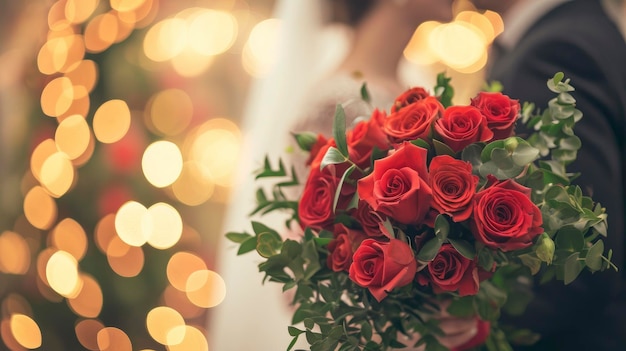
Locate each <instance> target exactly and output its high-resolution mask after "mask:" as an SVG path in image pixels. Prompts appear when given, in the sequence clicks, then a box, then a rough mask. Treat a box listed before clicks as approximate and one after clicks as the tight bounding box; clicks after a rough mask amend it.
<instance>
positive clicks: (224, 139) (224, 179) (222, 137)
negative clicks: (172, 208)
mask: <svg viewBox="0 0 626 351" xmlns="http://www.w3.org/2000/svg"><path fill="white" fill-rule="evenodd" d="M190 140H191V147H190V150H189V158H190V159H191V160H195V161H196V162H198V165H199V166H200V170H201V171H202V173H203V175H204V177H205V178H207V179H210V180H211V181H212V182H213V183H215V184H218V185H222V186H230V185H232V182H233V178H234V177H233V174H234V171H235V167H236V166H237V164H238V159H237V157H238V156H239V149H240V148H241V135H240V133H239V129H238V128H237V126H236V125H235V124H234V123H233V122H232V121H230V120H228V119H225V118H214V119H212V120H209V121H208V122H206V123H205V124H203V125H202V126H201V127H200V128H198V129H197V131H196V132H195V133H194V134H192V135H191V136H190Z"/></svg>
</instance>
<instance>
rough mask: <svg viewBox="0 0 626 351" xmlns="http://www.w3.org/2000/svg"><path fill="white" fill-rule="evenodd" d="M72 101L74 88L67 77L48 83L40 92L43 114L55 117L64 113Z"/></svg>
mask: <svg viewBox="0 0 626 351" xmlns="http://www.w3.org/2000/svg"><path fill="white" fill-rule="evenodd" d="M73 101H74V86H73V85H72V81H71V80H70V79H69V78H67V77H58V78H55V79H53V80H52V81H50V82H49V83H48V84H47V85H46V86H45V87H44V88H43V91H42V92H41V109H42V110H43V113H44V114H46V115H48V116H51V117H57V116H59V115H62V114H63V113H65V112H66V111H67V110H68V109H69V108H70V106H71V105H72V102H73Z"/></svg>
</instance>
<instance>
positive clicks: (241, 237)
mask: <svg viewBox="0 0 626 351" xmlns="http://www.w3.org/2000/svg"><path fill="white" fill-rule="evenodd" d="M250 237H252V235H250V234H248V233H235V232H229V233H226V238H227V239H228V240H230V241H232V242H235V243H238V244H241V243H242V242H244V241H246V240H247V239H248V238H250Z"/></svg>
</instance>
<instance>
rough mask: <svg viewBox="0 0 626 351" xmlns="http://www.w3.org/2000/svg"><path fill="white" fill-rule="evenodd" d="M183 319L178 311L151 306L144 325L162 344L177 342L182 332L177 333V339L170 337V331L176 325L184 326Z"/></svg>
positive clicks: (182, 337)
mask: <svg viewBox="0 0 626 351" xmlns="http://www.w3.org/2000/svg"><path fill="white" fill-rule="evenodd" d="M184 325H185V320H184V319H183V317H182V316H181V315H180V313H178V311H176V310H174V309H172V308H170V307H165V306H160V307H156V308H153V309H152V310H151V311H150V312H148V315H147V316H146V327H147V329H148V333H149V334H150V336H151V337H152V338H153V339H154V340H155V341H156V342H158V343H160V344H162V345H173V344H179V343H181V342H182V341H183V339H184V337H185V336H184V334H177V335H178V336H179V338H178V339H175V338H172V336H173V335H176V334H173V335H172V334H170V332H171V331H172V330H173V329H175V328H176V327H180V326H184Z"/></svg>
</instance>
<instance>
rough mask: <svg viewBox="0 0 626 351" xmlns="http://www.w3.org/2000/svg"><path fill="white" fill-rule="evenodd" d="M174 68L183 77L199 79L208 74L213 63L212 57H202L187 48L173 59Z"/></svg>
mask: <svg viewBox="0 0 626 351" xmlns="http://www.w3.org/2000/svg"><path fill="white" fill-rule="evenodd" d="M171 63H172V67H173V68H174V70H175V71H176V73H178V74H179V75H181V76H182V77H187V78H191V77H197V76H199V75H201V74H202V73H204V72H206V71H207V70H208V69H209V67H211V64H212V63H213V57H212V56H208V57H207V56H202V55H200V54H198V53H197V52H195V51H193V50H191V49H190V48H189V47H188V46H186V47H185V48H184V49H183V51H181V52H180V53H179V54H178V55H176V56H174V57H172V59H171Z"/></svg>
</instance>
